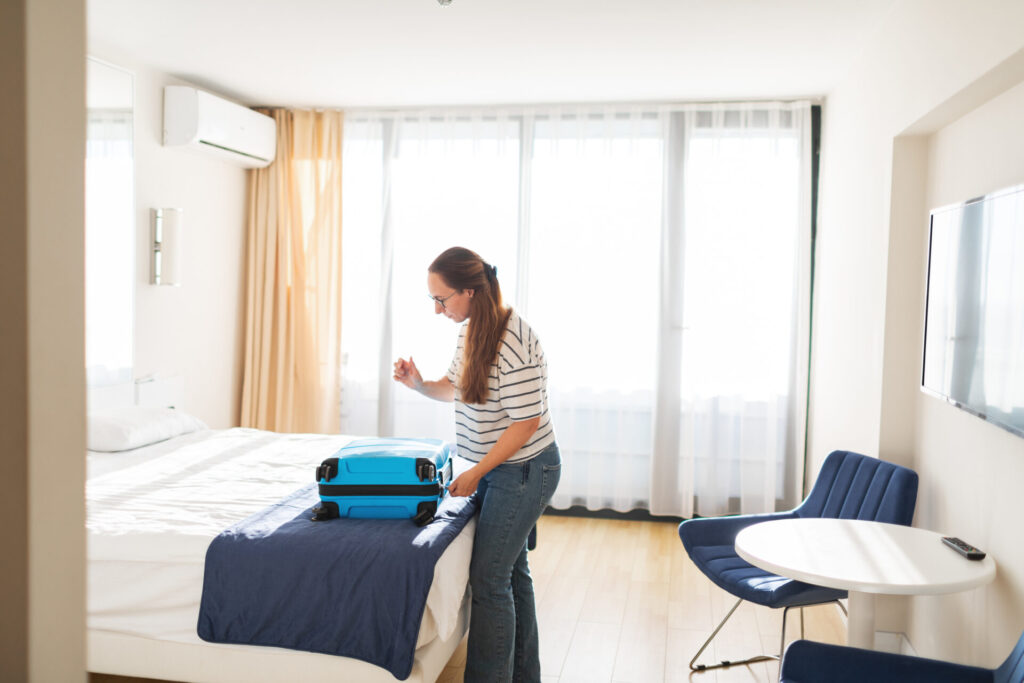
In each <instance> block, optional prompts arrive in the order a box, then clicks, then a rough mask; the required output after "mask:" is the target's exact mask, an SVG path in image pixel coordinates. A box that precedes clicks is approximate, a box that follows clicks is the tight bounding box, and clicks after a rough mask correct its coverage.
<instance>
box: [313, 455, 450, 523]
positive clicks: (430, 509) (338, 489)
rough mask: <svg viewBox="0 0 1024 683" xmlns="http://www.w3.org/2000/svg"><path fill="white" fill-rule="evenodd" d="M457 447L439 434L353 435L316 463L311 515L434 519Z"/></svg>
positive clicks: (445, 493) (446, 484)
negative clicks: (354, 437) (409, 436)
mask: <svg viewBox="0 0 1024 683" xmlns="http://www.w3.org/2000/svg"><path fill="white" fill-rule="evenodd" d="M454 452H455V447H454V446H453V445H452V444H450V443H447V442H445V441H442V440H441V439H383V438H372V439H357V440H355V441H353V442H351V443H350V444H348V445H347V446H345V447H343V448H342V449H340V450H339V451H338V452H337V453H335V454H334V455H333V456H331V457H330V458H327V459H326V460H324V461H323V463H322V464H321V465H320V466H319V467H317V468H316V480H317V482H318V484H319V488H320V505H318V506H316V507H315V508H313V519H314V520H316V521H323V520H327V519H333V518H335V517H351V518H360V519H412V520H413V521H414V522H416V524H417V525H419V526H423V525H424V524H427V523H428V522H430V521H431V520H433V519H434V513H435V512H436V511H437V506H438V505H439V504H440V502H441V499H442V498H444V496H445V495H447V493H448V491H447V490H446V487H447V486H448V483H449V482H450V481H451V480H452V455H453V454H454Z"/></svg>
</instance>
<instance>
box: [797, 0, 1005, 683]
mask: <svg viewBox="0 0 1024 683" xmlns="http://www.w3.org/2000/svg"><path fill="white" fill-rule="evenodd" d="M1021 26H1024V3H1020V2H1017V1H1011V0H989V1H986V2H972V3H964V2H958V1H956V0H941V1H940V0H908V1H906V2H903V3H900V4H899V5H897V6H896V7H895V8H894V10H893V12H892V14H891V16H890V21H889V22H888V24H887V25H886V27H885V29H884V30H883V31H881V32H880V33H879V34H878V35H877V36H876V37H875V39H874V40H873V41H872V42H871V43H870V44H868V45H865V49H864V53H863V55H862V58H861V59H860V61H859V62H858V64H857V65H856V66H855V67H854V68H853V69H852V70H851V72H850V73H849V74H848V75H847V77H846V78H845V79H844V80H843V82H842V83H841V84H840V85H839V86H838V87H837V88H836V89H835V90H834V91H833V92H832V93H830V94H829V96H828V98H827V101H826V104H825V107H824V117H823V141H822V173H821V192H820V197H821V203H820V213H819V232H818V244H817V264H816V273H817V275H816V279H817V281H816V283H815V309H814V323H815V329H814V339H813V350H812V368H811V373H812V374H811V377H812V379H811V408H810V426H809V437H808V455H809V458H810V462H809V465H808V472H809V474H810V477H811V478H813V476H814V473H816V472H817V470H818V468H819V467H820V464H821V461H822V460H823V459H824V457H825V456H826V455H827V454H828V452H830V451H831V450H834V449H840V448H842V449H851V450H857V451H860V452H863V453H866V454H869V455H879V456H880V457H883V458H885V459H887V460H891V461H895V462H899V463H901V464H906V465H910V466H911V467H914V468H915V469H916V470H917V471H918V473H919V475H920V477H921V484H920V493H919V499H918V511H917V515H916V517H915V524H916V525H918V526H923V527H929V528H943V527H944V528H943V530H945V529H947V528H948V529H949V530H950V531H951V532H952V533H955V534H956V535H961V536H964V537H966V538H968V540H972V541H973V542H975V543H976V544H977V545H979V546H982V547H985V549H986V550H988V551H989V552H991V553H992V554H993V556H994V557H995V558H996V559H997V561H999V560H1000V556H1001V555H1002V556H1004V557H1005V558H1006V559H1007V561H1009V562H1011V563H1013V562H1016V563H1017V564H1020V552H1019V551H1017V550H1016V549H1015V548H1013V547H1010V546H1009V545H1008V542H1002V541H1000V542H999V543H996V544H993V543H989V544H988V546H987V547H986V546H985V544H986V538H985V537H983V536H982V535H977V536H975V535H974V530H975V528H976V526H977V525H976V524H975V522H973V521H972V522H969V523H964V522H965V521H966V520H974V519H976V518H979V515H981V516H984V517H985V522H984V523H986V524H990V525H997V524H999V525H1001V526H1000V527H999V531H995V532H993V534H994V537H993V539H992V540H993V541H995V540H997V539H996V538H995V537H996V536H999V535H1000V534H1002V533H1004V531H1003V528H1004V527H1009V528H1007V529H1006V532H1005V533H1010V529H1011V528H1012V527H1013V526H1015V525H1016V522H1015V520H1016V518H1017V517H1018V516H1019V512H1020V509H1019V507H1018V505H1017V504H1015V503H1012V502H1010V499H1009V498H1006V499H999V498H996V497H995V496H991V497H989V498H988V500H987V502H986V503H984V504H983V503H982V502H981V500H980V499H981V498H982V497H986V496H990V494H989V493H987V491H988V490H992V491H997V492H1001V489H1002V487H1004V486H1006V484H1005V483H1004V482H1006V481H1007V479H1010V480H1014V481H1017V482H1019V481H1022V480H1024V479H1022V478H1021V477H1020V474H1021V470H1020V469H1019V467H1021V466H1024V452H1022V451H1024V447H1022V445H1021V444H1022V443H1024V441H1021V440H1017V439H1014V438H1012V437H1010V436H1009V435H1008V434H997V433H994V432H993V431H992V430H993V429H994V428H992V427H990V426H989V425H986V424H983V423H980V424H978V423H977V422H978V421H977V420H974V419H973V418H972V419H971V420H967V419H966V418H967V417H968V416H965V415H963V414H960V413H957V412H956V411H952V413H955V414H947V415H940V416H934V415H929V414H927V413H930V412H931V411H933V410H944V411H945V410H946V407H945V406H935V405H931V404H929V403H927V402H925V401H924V399H923V398H921V397H919V392H918V389H917V383H918V382H919V376H918V368H919V367H920V365H919V364H920V316H921V315H923V287H924V274H923V263H924V254H923V252H922V251H921V250H922V249H923V248H924V241H923V240H924V238H923V233H922V231H923V229H924V228H925V226H926V224H927V206H928V204H929V202H931V201H932V200H933V198H934V196H936V194H937V193H938V192H939V190H938V189H937V188H936V189H929V188H928V187H927V186H926V183H927V178H928V177H929V174H930V171H932V170H934V171H935V172H936V173H937V174H938V175H941V174H942V173H944V172H945V170H946V168H947V166H949V165H951V164H953V162H952V161H949V162H948V163H947V162H942V163H941V164H940V165H938V166H936V165H935V162H934V161H929V158H930V157H931V156H934V155H935V154H937V153H939V152H940V151H941V150H942V149H945V147H946V145H945V144H944V143H936V144H933V143H932V142H931V141H930V140H928V139H927V138H926V137H922V136H927V134H929V133H931V132H932V131H935V130H938V129H940V128H943V127H945V126H947V125H949V124H950V122H952V121H954V120H956V119H957V118H959V117H960V116H962V115H963V114H965V113H967V112H970V111H971V110H973V109H975V108H977V107H979V106H982V105H983V104H984V103H985V102H986V101H987V100H988V99H990V98H991V97H992V96H993V95H995V94H996V93H998V92H999V91H1000V89H1005V88H1006V87H1007V86H1008V85H1009V84H1012V83H1016V82H1019V81H1020V80H1021V79H1022V78H1024V32H1021V30H1020V27H1021ZM1019 111H1020V108H1019V106H1018V113H1019ZM1006 115H1007V116H1010V114H1008V113H1007V114H1006ZM1009 134H1010V133H1009V131H1007V135H1009ZM1018 135H1019V134H1018ZM942 136H943V133H940V134H938V135H936V140H941V139H942ZM948 144H949V146H951V147H955V143H948ZM989 154H991V155H994V156H996V157H997V158H998V159H1001V160H1003V161H1004V162H1006V163H1008V164H1009V163H1012V162H1011V159H1013V158H1014V156H1015V155H1016V158H1020V152H1019V150H1017V151H1014V150H1011V149H1007V148H1006V147H1005V146H1002V147H999V146H996V147H994V148H993V149H991V150H989ZM950 155H951V156H952V153H950ZM981 158H982V157H981V156H979V159H981ZM956 163H959V161H957V162H956ZM971 177H972V178H975V179H976V180H977V181H979V182H980V181H981V180H982V179H981V178H977V177H976V176H971ZM989 180H992V179H991V178H989ZM935 182H936V183H937V184H940V185H942V187H943V188H944V189H943V191H944V192H948V193H949V194H950V195H955V197H951V198H950V200H949V201H953V200H954V199H963V198H966V197H968V196H971V195H972V194H978V193H979V192H977V191H975V192H973V193H972V192H969V191H967V189H966V187H965V186H966V184H968V183H967V182H966V181H963V180H952V179H949V180H941V181H940V180H936V181H935ZM996 185H999V184H998V183H996ZM987 189H995V188H994V187H987ZM947 203H948V202H947ZM908 364H909V365H908ZM919 412H921V413H922V415H921V416H920V421H919V415H918V413H919ZM946 412H949V411H946ZM915 425H916V426H915ZM998 431H999V430H995V432H998ZM940 444H944V445H942V446H941V447H940ZM979 448H980V449H988V450H989V451H990V452H991V456H985V457H981V458H977V459H975V460H974V461H973V464H972V465H970V466H972V467H974V468H975V471H974V473H973V478H972V479H970V480H969V481H971V482H972V488H971V489H970V490H969V491H968V492H965V490H964V489H962V488H960V487H959V486H958V481H959V480H960V479H961V477H960V469H961V468H962V465H963V464H964V463H965V460H964V457H966V456H965V455H964V454H965V453H970V452H976V451H977V450H978V449H979ZM1011 453H1013V454H1012V455H1011ZM1015 456H1019V457H1017V459H1016V460H1014V457H1015ZM953 463H955V464H956V467H953V468H952V469H948V470H947V468H949V467H950V465H951V464H953ZM1014 463H1016V465H1015V464H1014ZM979 510H980V511H981V512H979ZM1003 520H1014V521H1011V522H1009V523H1008V524H1007V523H1005V522H1003ZM947 522H956V525H955V526H954V527H952V528H950V527H948V526H947ZM979 523H981V522H980V519H979ZM1001 566H1002V565H1001ZM1009 576H1010V577H1011V579H1010V582H1009V584H1001V583H999V582H998V581H997V584H996V585H994V586H992V587H990V588H988V589H983V590H982V591H980V595H978V594H975V595H974V598H973V599H972V598H971V597H970V596H967V595H965V596H957V597H954V598H949V599H937V598H914V599H912V600H909V601H907V602H908V603H909V605H910V607H909V609H908V611H906V612H901V611H899V610H897V609H894V607H898V606H899V605H900V604H902V603H900V602H898V601H897V602H895V603H887V604H886V603H883V605H882V607H880V615H879V617H880V625H881V626H882V627H883V628H886V629H891V630H906V631H907V633H908V636H909V638H910V640H911V643H912V644H913V646H914V647H915V649H917V651H918V652H919V653H920V654H924V655H928V656H940V657H945V658H950V659H954V658H955V659H959V660H961V661H970V662H972V663H977V664H995V663H997V662H998V661H1000V660H1001V659H1002V657H1003V656H1005V654H1006V653H1007V651H1008V648H1009V646H1010V645H1011V644H1012V643H1013V642H1014V641H1015V640H1016V638H1017V636H1018V635H1019V634H1020V630H1021V629H1022V628H1024V609H1021V602H1022V600H1024V587H1021V586H1020V585H1018V584H1019V583H1020V582H1019V581H1016V580H1014V579H1012V576H1013V572H1012V570H1010V571H1009ZM1005 580H1006V578H1005V577H1003V578H1001V579H1000V580H999V581H1005ZM996 599H997V600H998V601H999V602H1000V604H1001V606H1000V607H998V608H997V607H995V606H994V604H992V602H993V600H996ZM957 600H960V601H963V602H961V603H959V604H960V608H959V609H956V610H948V609H944V605H946V604H947V603H949V602H950V601H952V602H953V603H954V604H956V601H957ZM979 605H981V606H984V605H990V606H991V609H989V608H986V607H979ZM932 610H934V611H932ZM940 614H941V617H940V616H939V615H940ZM908 615H909V616H908ZM987 638H991V640H986V639H987Z"/></svg>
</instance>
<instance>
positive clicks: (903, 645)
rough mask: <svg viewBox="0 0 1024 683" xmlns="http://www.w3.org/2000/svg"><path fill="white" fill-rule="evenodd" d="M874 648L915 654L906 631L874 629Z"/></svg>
mask: <svg viewBox="0 0 1024 683" xmlns="http://www.w3.org/2000/svg"><path fill="white" fill-rule="evenodd" d="M875 649H876V650H879V651H880V652H893V653H896V654H901V655H911V656H914V657H916V656H917V652H916V651H915V650H914V647H913V646H912V645H911V644H910V641H909V640H908V639H907V634H906V633H897V632H894V631H875Z"/></svg>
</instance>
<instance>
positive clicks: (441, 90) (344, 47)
mask: <svg viewBox="0 0 1024 683" xmlns="http://www.w3.org/2000/svg"><path fill="white" fill-rule="evenodd" d="M897 2H898V0H856V2H852V1H849V0H618V1H616V0H452V2H451V4H450V5H448V6H441V5H440V4H438V0H360V1H358V2H357V1H356V0H87V5H88V34H89V45H90V51H91V52H93V53H96V54H98V55H99V56H104V55H105V54H107V55H111V54H113V55H117V54H120V55H124V56H130V58H131V60H132V61H134V62H136V63H138V64H141V65H146V66H151V67H154V68H156V69H159V70H161V71H166V72H168V73H170V74H172V75H174V76H176V77H179V78H182V79H184V80H186V81H190V82H192V83H194V84H196V85H198V86H201V87H205V88H208V89H210V90H212V91H214V92H217V93H219V94H221V95H225V96H228V97H232V98H234V99H236V100H238V101H240V102H242V103H245V104H249V105H269V106H292V107H366V106H370V107H383V106H415V105H444V104H502V103H547V102H564V103H567V102H608V101H694V100H725V99H729V100H736V99H769V98H794V97H805V96H819V95H824V94H827V93H828V92H829V91H830V90H831V88H832V87H833V86H834V85H835V84H836V83H837V82H838V81H839V79H840V78H841V77H842V76H843V75H844V73H845V72H846V70H847V69H848V68H849V67H850V66H851V64H852V63H853V61H854V60H855V59H856V57H857V55H858V54H859V52H860V51H861V49H863V46H864V45H865V44H866V43H867V42H868V41H869V39H870V37H871V36H872V34H873V33H874V32H875V31H876V30H878V29H879V28H880V27H881V25H882V24H883V22H885V21H886V17H887V15H888V13H889V12H890V11H891V10H892V8H893V7H894V6H895V4H896V3H897Z"/></svg>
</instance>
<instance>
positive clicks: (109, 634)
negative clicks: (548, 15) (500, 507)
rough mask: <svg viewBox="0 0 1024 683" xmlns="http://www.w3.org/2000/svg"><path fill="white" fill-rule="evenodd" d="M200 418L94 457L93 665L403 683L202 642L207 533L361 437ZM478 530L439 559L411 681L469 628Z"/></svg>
mask: <svg viewBox="0 0 1024 683" xmlns="http://www.w3.org/2000/svg"><path fill="white" fill-rule="evenodd" d="M196 427H197V428H196V429H194V431H188V432H187V433H183V434H180V435H177V436H173V437H171V438H167V439H165V440H162V441H159V442H156V443H150V444H148V445H142V446H138V447H135V448H131V449H129V450H125V451H121V452H98V451H92V450H90V451H89V452H88V453H87V469H88V481H87V494H86V505H87V523H86V527H87V561H88V571H87V575H88V592H87V595H88V611H87V653H88V654H87V657H88V670H89V671H92V672H96V673H109V674H117V675H122V676H140V677H148V678H157V679H165V680H175V681H211V682H226V681H243V680H244V681H281V680H297V679H299V678H300V677H301V678H307V677H310V676H321V677H325V678H329V679H330V680H352V681H367V682H374V681H394V680H396V678H395V677H394V676H393V675H392V674H391V673H389V672H388V671H387V670H385V669H383V668H379V667H377V666H374V665H371V664H368V663H366V662H364V661H361V660H358V659H352V658H349V657H340V656H332V655H325V654H316V653H310V652H301V651H297V650H288V649H283V648H275V647H260V646H251V645H225V644H216V643H209V642H205V641H203V640H200V639H199V637H198V636H197V634H196V622H197V615H198V611H199V603H200V596H201V592H202V585H203V567H204V558H205V554H206V549H207V547H208V546H209V544H210V542H211V541H212V539H213V538H214V537H216V536H217V534H219V533H220V532H221V531H222V530H223V529H225V528H226V527H228V526H230V525H232V524H234V523H236V522H238V521H240V520H242V519H244V518H246V517H248V516H249V515H251V514H253V513H255V512H257V511H259V510H261V509H263V508H264V507H266V506H268V505H270V504H273V503H275V502H277V501H278V500H280V499H282V498H284V497H285V496H287V495H288V494H290V493H292V492H293V491H295V490H296V489H297V488H299V487H301V486H302V485H304V484H308V483H309V482H310V481H311V479H312V473H313V471H314V469H315V466H316V465H317V464H319V463H320V461H321V460H323V459H324V458H325V457H327V456H329V455H331V454H332V453H333V452H334V451H336V450H337V449H338V448H340V447H341V446H342V445H344V444H345V443H347V442H348V441H350V440H351V439H352V438H355V437H350V436H337V435H333V436H328V435H313V434H302V435H296V434H277V433H273V432H265V431H259V430H253V429H241V428H236V429H227V430H210V429H205V428H201V427H202V425H201V424H200V425H196ZM90 429H91V431H92V425H91V426H90ZM90 440H91V442H90V446H92V434H90ZM144 440H148V439H144ZM129 445H130V444H129ZM474 529H475V521H474V520H470V522H468V523H467V524H466V526H465V528H463V529H462V531H461V532H460V533H459V534H458V536H457V537H456V538H455V539H454V540H453V541H452V542H451V544H450V545H449V546H448V547H447V549H445V551H444V553H443V554H442V555H441V557H440V559H439V560H438V562H437V565H436V567H435V572H434V579H433V583H432V584H431V585H430V589H429V594H428V597H427V604H426V609H425V611H424V616H423V620H422V622H421V625H420V631H419V638H418V640H417V643H416V651H415V659H414V664H413V668H412V673H411V675H410V676H409V677H408V678H407V679H406V680H408V681H413V682H417V683H419V682H423V683H426V682H433V681H435V680H436V679H437V677H438V675H439V674H440V672H441V670H442V669H443V668H444V666H445V665H446V663H447V662H448V661H449V659H450V658H451V656H452V654H453V652H454V651H455V649H456V647H457V646H458V644H459V642H460V641H461V639H462V638H463V636H464V634H465V633H466V629H467V626H468V604H469V601H468V599H467V598H468V574H469V559H470V554H471V551H472V539H473V533H474Z"/></svg>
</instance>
